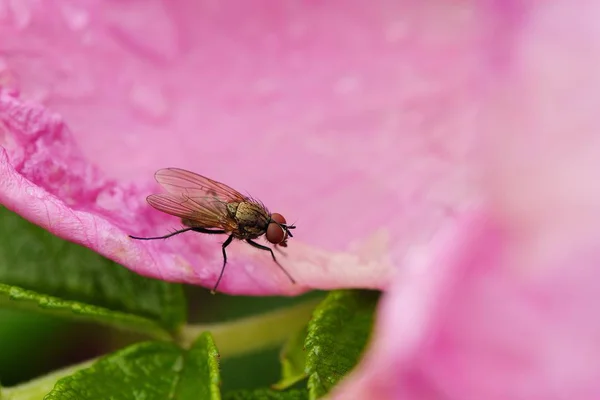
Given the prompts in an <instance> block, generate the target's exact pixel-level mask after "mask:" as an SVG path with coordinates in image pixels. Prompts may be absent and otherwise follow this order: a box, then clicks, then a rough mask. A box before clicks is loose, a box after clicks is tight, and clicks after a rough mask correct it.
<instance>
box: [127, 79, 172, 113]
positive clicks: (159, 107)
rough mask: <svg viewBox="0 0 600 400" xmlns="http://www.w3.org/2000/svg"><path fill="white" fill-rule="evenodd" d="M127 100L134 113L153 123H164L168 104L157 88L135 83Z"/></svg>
mask: <svg viewBox="0 0 600 400" xmlns="http://www.w3.org/2000/svg"><path fill="white" fill-rule="evenodd" d="M129 100H130V102H131V106H132V107H133V109H134V111H135V112H137V113H139V114H141V115H142V116H143V117H145V118H148V119H150V120H152V121H153V122H158V121H164V120H165V118H166V117H167V115H168V112H169V104H168V102H167V99H166V98H165V95H164V94H163V92H162V90H161V89H160V88H158V87H155V86H150V85H143V84H138V83H136V84H134V85H133V86H132V88H131V90H130V91H129Z"/></svg>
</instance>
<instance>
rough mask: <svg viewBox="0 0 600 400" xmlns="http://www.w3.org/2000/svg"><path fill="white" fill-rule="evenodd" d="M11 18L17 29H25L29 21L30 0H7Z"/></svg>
mask: <svg viewBox="0 0 600 400" xmlns="http://www.w3.org/2000/svg"><path fill="white" fill-rule="evenodd" d="M7 1H8V9H9V10H10V13H11V14H12V19H13V21H14V23H15V25H16V26H17V28H19V29H25V28H27V27H28V26H29V24H30V23H31V7H32V5H31V1H27V0H7Z"/></svg>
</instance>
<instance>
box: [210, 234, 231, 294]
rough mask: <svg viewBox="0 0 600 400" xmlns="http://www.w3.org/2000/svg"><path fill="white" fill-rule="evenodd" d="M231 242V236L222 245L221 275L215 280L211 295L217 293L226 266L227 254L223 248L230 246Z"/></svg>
mask: <svg viewBox="0 0 600 400" xmlns="http://www.w3.org/2000/svg"><path fill="white" fill-rule="evenodd" d="M232 240H233V235H231V236H229V237H228V238H227V240H226V241H225V242H224V243H223V247H222V250H223V268H221V273H220V274H219V279H217V283H215V287H214V288H213V289H212V290H211V291H210V293H211V294H215V292H216V291H217V287H218V286H219V283H220V282H221V278H222V277H223V272H225V264H227V252H226V251H225V248H226V247H227V246H229V245H230V244H231V241H232Z"/></svg>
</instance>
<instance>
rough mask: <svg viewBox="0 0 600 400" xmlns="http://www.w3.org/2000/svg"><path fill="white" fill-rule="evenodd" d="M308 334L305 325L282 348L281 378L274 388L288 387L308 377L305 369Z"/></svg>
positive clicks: (280, 357)
mask: <svg viewBox="0 0 600 400" xmlns="http://www.w3.org/2000/svg"><path fill="white" fill-rule="evenodd" d="M306 334H307V328H306V326H305V327H304V328H302V329H300V330H299V331H297V332H296V333H295V334H294V335H292V337H290V338H289V339H288V341H287V342H286V344H285V346H283V348H282V349H281V353H280V355H279V359H280V360H281V379H280V380H279V382H277V383H276V384H274V385H273V386H272V388H273V389H276V390H284V389H287V388H289V387H290V386H293V385H295V384H296V383H298V382H300V381H301V380H302V379H305V378H306V377H307V374H306V371H305V365H306V351H305V350H304V341H305V340H306Z"/></svg>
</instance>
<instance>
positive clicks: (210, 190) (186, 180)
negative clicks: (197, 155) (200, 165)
mask: <svg viewBox="0 0 600 400" xmlns="http://www.w3.org/2000/svg"><path fill="white" fill-rule="evenodd" d="M154 177H155V178H156V181H157V182H158V183H160V185H161V186H162V187H163V188H165V190H166V191H167V192H169V193H171V194H175V195H181V194H185V195H187V196H188V197H189V198H192V199H199V198H204V197H210V198H213V199H216V200H220V201H222V202H224V203H232V202H233V203H240V202H243V201H248V198H247V197H246V196H244V195H243V194H241V193H240V192H238V191H237V190H234V189H232V188H230V187H229V186H227V185H225V184H223V183H220V182H217V181H213V180H212V179H209V178H207V177H205V176H202V175H198V174H195V173H193V172H190V171H186V170H184V169H180V168H164V169H159V170H158V171H156V174H154Z"/></svg>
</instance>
